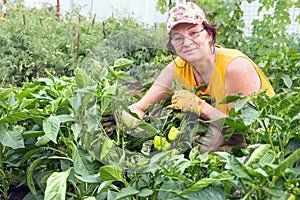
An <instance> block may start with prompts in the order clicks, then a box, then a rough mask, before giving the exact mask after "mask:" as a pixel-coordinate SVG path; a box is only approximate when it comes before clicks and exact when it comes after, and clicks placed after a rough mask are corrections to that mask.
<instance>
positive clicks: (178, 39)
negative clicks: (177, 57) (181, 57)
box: [171, 28, 205, 47]
mask: <svg viewBox="0 0 300 200" xmlns="http://www.w3.org/2000/svg"><path fill="white" fill-rule="evenodd" d="M204 30H205V28H202V29H201V30H197V29H196V28H193V29H191V30H189V31H188V33H187V35H186V36H185V35H182V34H181V33H179V32H175V31H174V33H172V34H171V43H172V45H173V46H176V47H178V46H182V45H183V43H184V40H185V38H188V39H190V40H194V39H195V38H197V37H199V36H200V34H201V32H202V31H204Z"/></svg>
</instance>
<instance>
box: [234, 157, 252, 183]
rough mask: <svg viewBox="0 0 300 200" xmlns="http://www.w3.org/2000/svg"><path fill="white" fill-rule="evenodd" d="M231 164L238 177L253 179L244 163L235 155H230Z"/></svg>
mask: <svg viewBox="0 0 300 200" xmlns="http://www.w3.org/2000/svg"><path fill="white" fill-rule="evenodd" d="M229 164H230V168H231V170H232V171H233V173H234V174H235V175H236V176H237V177H238V178H242V179H248V180H251V177H250V176H249V174H248V173H247V172H246V170H245V169H244V167H243V165H242V163H240V161H238V160H237V159H236V158H235V157H234V156H233V155H231V156H230V157H229Z"/></svg>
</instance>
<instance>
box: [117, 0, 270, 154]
mask: <svg viewBox="0 0 300 200" xmlns="http://www.w3.org/2000/svg"><path fill="white" fill-rule="evenodd" d="M167 29H168V34H169V42H168V45H167V47H168V49H169V51H171V52H172V53H174V54H176V55H177V56H178V57H177V58H176V59H175V60H174V61H173V62H171V63H170V64H169V65H168V66H167V67H165V68H164V69H163V70H162V72H161V73H160V75H159V76H158V78H157V79H156V81H155V82H154V84H153V85H152V87H151V88H150V89H149V91H148V92H147V93H146V94H145V96H143V98H142V99H141V100H140V101H138V102H136V103H135V104H133V105H131V106H130V107H129V109H130V110H131V111H132V112H134V113H136V114H137V115H138V116H139V118H140V119H143V117H144V110H145V109H146V108H147V107H148V106H149V105H150V104H154V103H156V102H157V101H159V100H163V99H165V98H167V97H168V95H166V94H165V92H166V91H171V89H170V88H171V84H172V82H173V81H174V80H177V81H178V82H179V83H181V84H182V85H183V86H184V87H185V89H186V90H177V91H175V92H174V95H173V96H172V102H171V105H170V106H168V107H169V108H172V109H180V110H182V111H183V112H194V113H196V114H197V115H199V117H201V118H202V119H205V120H215V119H219V118H225V117H226V116H227V114H228V112H229V109H230V108H231V107H232V104H228V105H226V104H220V101H221V100H223V99H224V98H225V97H226V96H227V95H231V94H239V93H241V94H243V95H251V94H254V93H257V92H259V91H262V90H265V89H266V90H267V91H266V94H267V95H269V96H272V95H274V90H273V88H272V86H271V84H270V82H269V81H268V79H267V78H266V76H265V75H264V74H263V72H262V71H261V70H260V69H259V68H258V67H257V65H256V64H255V63H254V62H253V61H252V60H251V59H249V58H248V57H247V56H246V55H244V54H243V53H241V52H239V51H237V50H233V49H226V48H222V47H220V46H218V45H216V44H215V43H216V35H217V31H216V26H215V25H213V24H209V23H208V21H207V19H206V17H205V15H204V13H203V11H202V10H201V8H200V7H198V6H197V5H196V4H194V3H192V2H187V3H180V4H178V5H177V6H175V7H174V8H172V9H171V10H170V11H169V13H168V18H167ZM200 85H207V87H206V88H204V89H203V90H201V91H199V92H197V93H196V95H195V94H193V93H192V92H190V91H191V90H192V89H194V88H196V87H198V86H200ZM201 93H202V94H207V95H210V96H211V97H212V98H213V99H215V106H212V105H210V104H208V103H206V102H205V101H204V100H202V99H201V98H199V97H198V95H199V94H201ZM130 118H131V119H132V117H131V116H129V114H128V113H126V112H123V114H122V119H123V120H129V119H130ZM136 121H137V120H136V119H135V122H136ZM211 128H212V132H213V135H212V136H210V137H203V138H201V139H202V140H205V141H207V142H208V144H209V146H204V145H202V146H201V147H200V150H201V152H206V151H215V150H219V149H221V148H222V147H225V146H226V147H228V145H229V147H232V146H233V145H241V144H242V143H243V141H242V140H243V138H239V137H236V138H232V140H231V141H229V142H224V138H223V135H222V133H221V131H222V128H221V127H216V126H211Z"/></svg>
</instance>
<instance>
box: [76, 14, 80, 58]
mask: <svg viewBox="0 0 300 200" xmlns="http://www.w3.org/2000/svg"><path fill="white" fill-rule="evenodd" d="M79 52H80V15H78V28H77V50H76V62H77V63H78V60H79Z"/></svg>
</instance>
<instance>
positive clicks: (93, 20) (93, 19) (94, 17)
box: [92, 13, 96, 30]
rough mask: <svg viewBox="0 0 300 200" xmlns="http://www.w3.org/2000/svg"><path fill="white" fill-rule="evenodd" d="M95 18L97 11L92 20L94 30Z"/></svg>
mask: <svg viewBox="0 0 300 200" xmlns="http://www.w3.org/2000/svg"><path fill="white" fill-rule="evenodd" d="M95 20H96V13H95V14H94V17H93V21H92V30H93V28H94V24H95Z"/></svg>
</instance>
